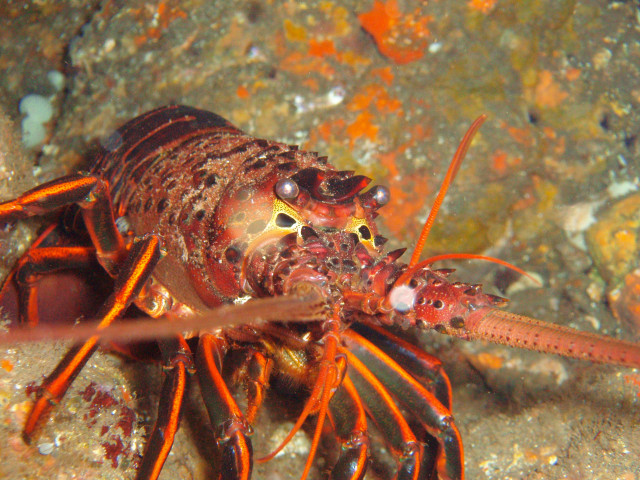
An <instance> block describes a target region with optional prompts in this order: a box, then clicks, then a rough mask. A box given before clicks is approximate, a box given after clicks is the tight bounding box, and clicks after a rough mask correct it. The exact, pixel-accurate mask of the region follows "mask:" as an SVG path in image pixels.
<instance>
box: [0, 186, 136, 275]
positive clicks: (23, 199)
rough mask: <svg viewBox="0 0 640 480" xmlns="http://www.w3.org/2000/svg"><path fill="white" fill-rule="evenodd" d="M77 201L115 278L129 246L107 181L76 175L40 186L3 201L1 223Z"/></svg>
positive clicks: (97, 252) (98, 251) (94, 243)
mask: <svg viewBox="0 0 640 480" xmlns="http://www.w3.org/2000/svg"><path fill="white" fill-rule="evenodd" d="M74 203H76V204H78V205H79V206H80V208H81V209H82V215H83V218H84V222H85V225H86V227H87V231H88V232H89V236H90V237H91V241H92V242H93V245H94V247H95V248H96V255H97V257H98V260H99V262H100V263H101V264H102V265H103V266H104V268H105V269H106V270H107V272H108V273H109V274H110V275H111V276H114V277H115V275H116V274H117V269H118V266H119V264H120V263H122V262H123V261H124V259H125V258H126V249H125V245H124V240H123V238H122V235H120V232H118V229H117V227H116V224H115V217H114V212H113V207H112V205H111V199H110V198H109V184H108V182H107V181H106V180H103V179H101V178H99V177H95V176H93V175H83V174H76V175H67V176H66V177H62V178H59V179H57V180H53V181H51V182H48V183H45V184H43V185H40V186H38V187H36V188H34V189H32V190H29V191H28V192H26V193H24V194H22V195H20V196H19V197H18V198H16V199H15V200H10V201H8V202H3V203H0V223H4V222H10V221H15V220H19V219H21V218H26V217H31V216H34V215H42V214H44V213H47V212H52V211H55V210H57V209H59V208H61V207H65V206H67V205H72V204H74Z"/></svg>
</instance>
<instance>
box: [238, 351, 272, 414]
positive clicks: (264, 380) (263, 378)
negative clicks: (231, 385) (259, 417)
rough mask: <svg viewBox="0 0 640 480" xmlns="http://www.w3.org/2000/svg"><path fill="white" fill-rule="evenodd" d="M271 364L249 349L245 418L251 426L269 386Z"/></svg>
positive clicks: (262, 356)
mask: <svg viewBox="0 0 640 480" xmlns="http://www.w3.org/2000/svg"><path fill="white" fill-rule="evenodd" d="M272 367H273V362H272V361H271V359H269V358H267V357H265V356H264V355H263V354H262V353H261V352H258V351H257V350H253V349H251V350H250V351H249V357H248V359H247V376H248V377H249V379H248V382H247V404H248V405H247V413H246V415H245V418H246V419H247V422H249V424H250V425H251V424H253V422H254V420H255V418H256V414H257V413H258V410H259V408H260V405H262V402H263V401H264V395H265V392H266V389H267V387H268V386H269V376H270V375H271V368H272Z"/></svg>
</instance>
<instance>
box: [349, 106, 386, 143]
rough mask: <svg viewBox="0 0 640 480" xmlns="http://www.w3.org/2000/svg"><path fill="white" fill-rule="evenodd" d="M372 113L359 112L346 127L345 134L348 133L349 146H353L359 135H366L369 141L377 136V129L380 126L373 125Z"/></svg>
mask: <svg viewBox="0 0 640 480" xmlns="http://www.w3.org/2000/svg"><path fill="white" fill-rule="evenodd" d="M372 120H373V114H372V113H370V112H368V111H365V112H360V114H359V115H358V117H357V118H356V119H355V121H354V122H353V123H352V124H351V125H349V126H348V127H347V135H349V146H350V147H353V144H354V143H355V141H356V140H358V139H359V138H360V137H366V138H368V139H369V140H371V141H375V140H376V138H377V136H378V130H380V127H378V125H374V124H373V122H372Z"/></svg>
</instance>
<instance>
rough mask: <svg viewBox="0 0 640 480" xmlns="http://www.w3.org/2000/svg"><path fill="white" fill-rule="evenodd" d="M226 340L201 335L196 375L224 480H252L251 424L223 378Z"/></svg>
mask: <svg viewBox="0 0 640 480" xmlns="http://www.w3.org/2000/svg"><path fill="white" fill-rule="evenodd" d="M227 347H228V345H227V343H226V341H225V340H223V339H221V338H218V337H216V336H214V335H211V334H203V335H201V336H200V343H199V344H198V351H197V354H196V373H197V375H198V381H199V383H200V390H201V391H202V397H203V399H204V403H205V406H206V407H207V411H208V412H209V418H210V419H211V424H212V426H213V428H214V430H215V433H216V437H217V439H218V445H219V446H220V453H221V468H220V470H221V473H222V478H223V479H224V480H249V479H250V478H251V470H252V468H253V449H252V446H251V441H250V440H249V438H248V436H249V433H250V431H251V427H250V426H249V423H248V422H247V420H246V419H245V417H244V415H243V414H242V412H241V411H240V408H239V407H238V404H237V403H236V401H235V400H234V398H233V396H231V393H230V392H229V389H228V388H227V385H226V384H225V382H224V380H223V379H222V375H221V374H220V372H221V371H222V357H223V355H224V351H225V350H226V348H227Z"/></svg>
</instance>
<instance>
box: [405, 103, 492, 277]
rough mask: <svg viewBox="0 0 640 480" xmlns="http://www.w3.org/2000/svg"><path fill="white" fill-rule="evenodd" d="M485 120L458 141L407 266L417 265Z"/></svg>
mask: <svg viewBox="0 0 640 480" xmlns="http://www.w3.org/2000/svg"><path fill="white" fill-rule="evenodd" d="M486 119H487V116H486V115H484V114H483V115H480V116H479V117H478V118H476V120H475V121H474V122H473V123H472V124H471V126H470V127H469V130H467V133H465V135H464V137H463V138H462V140H461V141H460V145H458V150H456V153H455V154H454V156H453V159H452V160H451V163H450V164H449V169H448V170H447V174H446V175H445V177H444V180H443V181H442V186H441V187H440V191H439V192H438V195H437V197H436V199H435V201H434V202H433V207H431V212H429V217H427V221H426V222H425V223H424V226H423V227H422V232H420V237H419V238H418V241H417V242H416V247H415V248H414V250H413V253H412V254H411V261H410V262H409V266H414V265H415V264H416V263H418V260H419V259H420V254H421V253H422V249H423V248H424V244H425V243H426V241H427V237H428V236H429V232H430V231H431V227H432V226H433V222H434V221H435V219H436V215H437V214H438V210H440V205H442V202H443V201H444V197H445V195H446V194H447V190H448V189H449V185H451V183H452V182H453V179H454V178H455V177H456V174H457V173H458V170H459V169H460V165H461V164H462V160H464V156H465V155H466V154H467V150H469V147H470V146H471V141H472V140H473V137H474V135H475V134H476V132H477V131H478V129H479V128H480V126H481V125H482V124H483V123H484V121H485V120H486Z"/></svg>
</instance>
